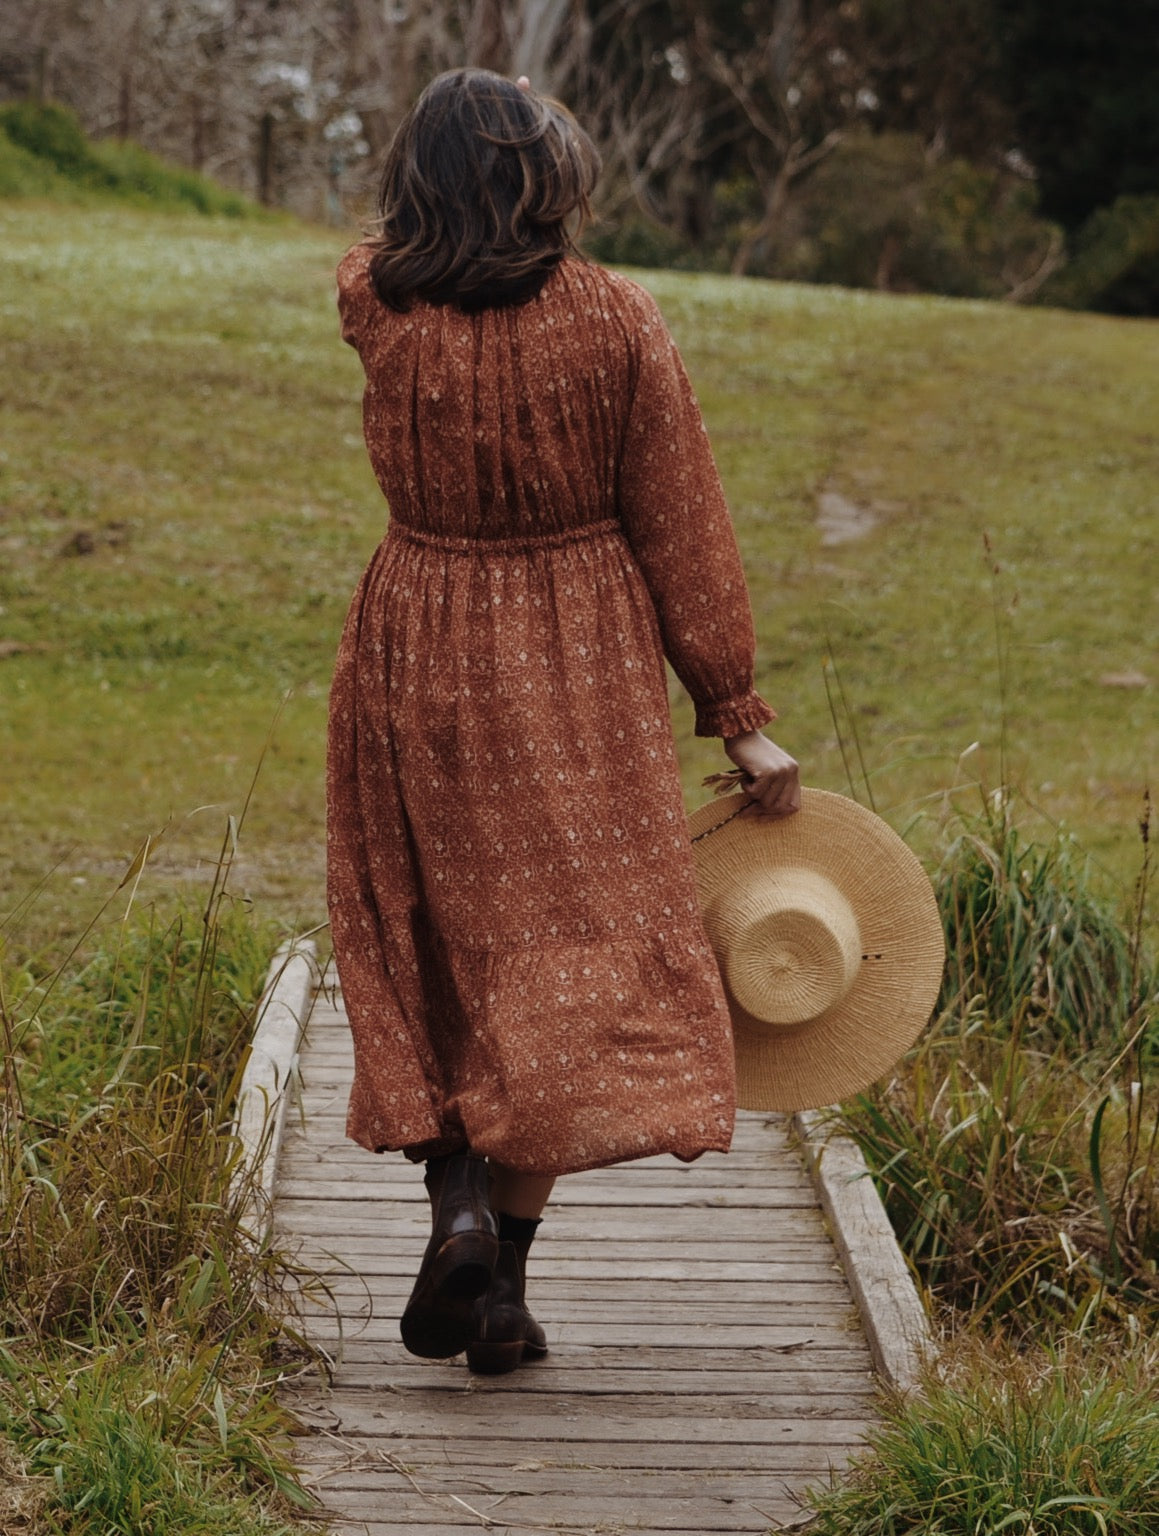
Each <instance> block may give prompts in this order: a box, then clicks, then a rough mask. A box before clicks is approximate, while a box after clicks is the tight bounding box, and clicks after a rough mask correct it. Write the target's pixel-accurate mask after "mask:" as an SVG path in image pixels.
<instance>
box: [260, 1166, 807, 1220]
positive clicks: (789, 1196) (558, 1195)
mask: <svg viewBox="0 0 1159 1536" xmlns="http://www.w3.org/2000/svg"><path fill="white" fill-rule="evenodd" d="M374 1188H375V1191H376V1195H377V1197H378V1198H380V1199H384V1200H416V1201H417V1200H419V1199H425V1198H426V1197H425V1195H424V1194H423V1191H422V1186H421V1184H420V1185H419V1187H418V1188H417V1189H415V1188H414V1186H412V1185H410V1184H380V1183H376V1184H375V1186H374ZM551 1198H552V1204H553V1205H570V1206H579V1205H582V1206H642V1205H643V1206H670V1205H678V1206H682V1207H684V1208H685V1209H690V1210H696V1209H709V1210H711V1209H719V1208H733V1209H735V1208H737V1207H738V1206H743V1207H745V1208H747V1209H750V1210H775V1209H782V1210H813V1209H815V1208H816V1203H817V1202H816V1198H815V1197H814V1196H813V1194H812V1193H811V1192H810V1191H809V1189H808V1188H800V1189H798V1188H790V1189H784V1190H782V1189H770V1188H768V1187H767V1186H763V1185H759V1184H753V1185H751V1186H741V1187H737V1188H724V1187H723V1186H709V1187H708V1188H706V1189H704V1190H698V1189H682V1188H681V1187H680V1186H679V1185H677V1184H665V1185H659V1186H654V1187H650V1188H648V1189H646V1190H642V1189H640V1188H639V1187H638V1186H635V1185H626V1184H624V1183H620V1184H606V1185H602V1186H601V1185H593V1184H590V1183H588V1181H587V1179H586V1178H585V1179H584V1181H583V1183H581V1182H580V1180H579V1179H578V1178H577V1179H576V1180H575V1181H574V1183H573V1184H571V1185H570V1186H569V1185H568V1184H567V1183H566V1181H564V1182H561V1183H560V1184H559V1185H557V1187H556V1191H555V1193H553V1195H552V1197H551ZM365 1199H366V1191H365V1190H364V1189H363V1188H362V1187H361V1186H360V1185H359V1184H357V1183H355V1182H353V1181H352V1180H348V1179H329V1180H325V1179H306V1178H302V1177H301V1176H300V1175H299V1174H298V1172H297V1170H296V1169H294V1168H293V1167H289V1168H287V1171H286V1175H285V1177H284V1178H283V1179H280V1180H279V1182H278V1200H279V1203H280V1204H282V1205H283V1206H284V1205H285V1204H286V1203H287V1202H288V1201H291V1200H324V1201H326V1202H327V1203H339V1202H340V1203H342V1204H344V1205H345V1204H352V1203H359V1202H362V1201H364V1200H365Z"/></svg>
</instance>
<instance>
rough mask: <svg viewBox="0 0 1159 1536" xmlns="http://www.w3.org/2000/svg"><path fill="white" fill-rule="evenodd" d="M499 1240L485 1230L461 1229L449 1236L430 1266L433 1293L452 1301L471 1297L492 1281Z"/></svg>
mask: <svg viewBox="0 0 1159 1536" xmlns="http://www.w3.org/2000/svg"><path fill="white" fill-rule="evenodd" d="M498 1252H499V1244H498V1242H497V1241H496V1240H495V1238H493V1237H491V1236H489V1235H488V1234H487V1233H486V1232H461V1233H457V1234H456V1235H455V1236H454V1237H451V1238H448V1239H447V1241H446V1242H445V1243H444V1244H443V1246H442V1247H441V1248H440V1249H439V1252H438V1254H437V1256H436V1258H435V1261H434V1264H433V1265H432V1266H431V1282H432V1284H433V1285H434V1288H435V1293H436V1295H439V1296H445V1297H447V1298H448V1299H450V1300H454V1301H473V1300H474V1299H475V1297H476V1296H482V1294H483V1292H484V1291H485V1290H486V1289H487V1287H488V1286H489V1285H490V1284H491V1275H492V1273H493V1272H494V1269H495V1259H496V1256H497V1255H498Z"/></svg>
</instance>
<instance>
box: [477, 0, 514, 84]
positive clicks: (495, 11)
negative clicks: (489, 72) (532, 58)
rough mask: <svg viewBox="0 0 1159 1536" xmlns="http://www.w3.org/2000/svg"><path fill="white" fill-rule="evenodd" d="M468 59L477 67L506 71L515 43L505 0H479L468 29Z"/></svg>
mask: <svg viewBox="0 0 1159 1536" xmlns="http://www.w3.org/2000/svg"><path fill="white" fill-rule="evenodd" d="M467 63H468V64H469V65H471V66H472V67H473V68H475V69H493V70H494V71H495V72H496V74H500V75H505V74H506V73H507V71H508V69H509V68H510V63H511V44H510V42H509V40H508V37H507V23H506V19H505V17H504V15H503V5H502V0H475V4H474V5H472V7H471V24H470V26H469V28H468V30H467Z"/></svg>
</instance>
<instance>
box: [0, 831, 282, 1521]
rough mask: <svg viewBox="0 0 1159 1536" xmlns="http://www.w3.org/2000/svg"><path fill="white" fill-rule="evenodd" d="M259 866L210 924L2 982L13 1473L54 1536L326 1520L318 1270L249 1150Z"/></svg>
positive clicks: (3, 1258)
mask: <svg viewBox="0 0 1159 1536" xmlns="http://www.w3.org/2000/svg"><path fill="white" fill-rule="evenodd" d="M145 851H146V850H144V849H143V850H142V854H141V855H140V856H139V857H138V859H137V860H134V862H133V864H132V865H131V866H130V869H129V871H128V872H127V874H126V877H125V879H124V880H123V881H122V882H121V890H120V893H119V896H118V899H124V898H125V893H126V892H129V893H130V897H131V896H132V894H134V893H135V892H136V890H137V886H138V882H139V881H140V879H141V878H142V875H143V863H144V856H145ZM235 851H236V841H235V835H234V831H233V829H232V828H231V830H230V833H229V835H228V837H227V839H226V843H225V846H224V848H223V851H222V856H221V859H220V861H219V863H218V865H217V868H216V870H215V872H214V874H213V876H212V879H211V883H210V888H209V891H208V893H207V895H206V898H205V901H204V904H203V905H202V906H201V907H200V909H199V910H196V911H185V912H183V913H181V914H180V915H178V916H176V917H170V918H169V919H167V920H166V921H164V922H160V921H158V920H157V918H156V917H155V915H154V914H152V913H151V912H150V911H149V910H148V909H147V908H138V907H137V906H136V904H135V903H134V901H133V900H132V899H130V900H129V901H128V906H127V910H126V911H125V912H124V913H123V914H122V916H121V917H120V918H119V919H116V920H114V921H113V922H112V923H111V924H105V925H104V926H98V927H96V928H95V929H94V932H93V933H91V934H90V935H88V936H87V939H86V940H84V941H82V943H81V944H80V945H78V947H77V951H76V953H75V954H74V955H73V956H72V957H71V958H70V959H69V960H67V961H65V962H64V963H63V964H61V965H59V966H57V967H56V968H55V969H53V970H52V971H50V972H48V973H47V974H45V975H37V974H36V972H35V967H33V966H30V965H28V964H25V965H24V966H22V967H21V968H20V969H19V970H16V969H15V968H12V967H8V968H7V969H5V968H4V967H3V966H2V965H0V1032H2V1035H3V1044H4V1049H5V1054H4V1068H3V1078H2V1090H3V1091H2V1095H0V1452H2V1454H4V1455H6V1456H7V1458H8V1461H9V1464H10V1467H11V1469H12V1471H11V1476H12V1480H13V1487H14V1488H15V1489H16V1490H17V1492H19V1491H20V1490H21V1489H23V1490H25V1491H26V1495H27V1496H26V1500H25V1503H26V1506H27V1508H26V1511H25V1514H23V1515H21V1518H22V1519H26V1528H27V1529H28V1530H29V1532H30V1533H36V1536H39V1533H41V1532H43V1533H45V1536H48V1533H49V1532H68V1533H73V1532H76V1533H78V1536H79V1533H82V1532H83V1533H85V1536H89V1533H93V1536H97V1533H99V1536H106V1533H114V1532H115V1533H124V1536H140V1533H143V1532H146V1531H148V1532H149V1533H150V1536H165V1533H168V1532H174V1533H176V1532H182V1533H186V1532H193V1531H197V1532H206V1533H210V1536H217V1533H220V1536H258V1533H259V1532H260V1533H270V1532H281V1531H283V1530H286V1529H288V1526H287V1519H288V1517H289V1512H290V1511H291V1510H292V1509H293V1508H295V1507H305V1506H307V1505H309V1504H310V1502H311V1501H310V1500H309V1498H308V1497H307V1496H306V1495H305V1494H304V1493H303V1492H302V1490H301V1488H300V1486H299V1485H298V1483H297V1482H296V1480H295V1478H294V1475H293V1471H292V1466H291V1462H290V1458H289V1455H288V1451H287V1439H286V1436H287V1433H288V1430H289V1428H290V1424H289V1421H288V1419H287V1417H286V1415H285V1414H284V1412H283V1411H282V1410H281V1409H280V1408H279V1407H278V1405H277V1403H276V1401H275V1398H274V1385H275V1382H276V1380H277V1378H278V1376H279V1375H280V1374H281V1373H282V1371H284V1370H285V1369H286V1368H288V1366H287V1362H291V1361H292V1360H293V1359H294V1358H295V1357H298V1358H300V1359H302V1360H304V1359H306V1358H307V1357H306V1352H305V1349H304V1346H303V1344H302V1341H301V1338H300V1336H299V1334H298V1331H297V1328H296V1326H295V1318H294V1305H293V1302H292V1300H291V1296H290V1291H291V1281H292V1280H293V1279H294V1278H295V1276H294V1265H293V1262H292V1258H291V1256H289V1255H287V1254H286V1253H284V1252H282V1251H280V1250H279V1249H278V1247H277V1246H276V1245H275V1244H274V1243H273V1242H272V1241H271V1239H270V1238H269V1237H268V1236H267V1235H266V1234H265V1232H264V1230H261V1229H260V1228H259V1225H258V1224H257V1223H255V1221H254V1196H255V1192H254V1189H253V1185H252V1174H251V1171H250V1170H249V1169H248V1168H246V1167H245V1166H244V1164H243V1163H242V1161H241V1148H240V1143H239V1142H238V1140H237V1138H236V1137H235V1135H234V1134H233V1125H232V1120H233V1114H234V1106H235V1104H236V1100H237V1091H238V1086H239V1081H240V1077H241V1073H242V1070H243V1068H244V1063H245V1059H246V1055H247V1048H248V1045H249V1042H250V1040H251V1038H252V1034H253V1030H254V1026H255V1021H256V1011H257V1007H258V1004H259V1001H260V994H261V991H262V982H263V979H264V973H265V969H266V963H267V957H268V955H269V954H270V952H271V951H272V949H273V947H274V934H273V932H272V931H271V929H270V928H269V926H268V925H266V924H263V923H261V922H258V921H257V920H255V918H254V917H253V915H252V913H250V912H249V910H248V909H247V907H246V906H245V904H244V903H241V902H239V901H237V900H235V898H234V897H233V896H232V894H231V892H230V888H229V875H230V872H231V868H232V865H233V861H234V856H235ZM0 958H2V957H0ZM13 1497H15V1495H13ZM28 1511H31V1513H29V1512H28ZM15 1518H16V1516H15V1514H13V1515H12V1519H13V1521H14V1520H15ZM7 1528H8V1527H4V1529H7ZM16 1528H19V1527H16Z"/></svg>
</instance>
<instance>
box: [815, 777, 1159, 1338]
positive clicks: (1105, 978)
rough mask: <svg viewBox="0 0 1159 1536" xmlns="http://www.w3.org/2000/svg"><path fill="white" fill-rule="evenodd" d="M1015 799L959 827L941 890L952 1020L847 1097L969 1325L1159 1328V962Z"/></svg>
mask: <svg viewBox="0 0 1159 1536" xmlns="http://www.w3.org/2000/svg"><path fill="white" fill-rule="evenodd" d="M1009 807H1010V796H1009V795H1008V794H1004V795H1002V796H998V797H991V798H990V799H989V800H988V801H987V802H986V804H985V806H984V809H983V811H982V813H981V814H979V815H975V816H973V817H966V818H964V819H963V820H962V822H961V823H960V825H959V828H958V831H957V835H956V836H955V837H954V838H953V839H952V841H951V843H950V846H949V849H948V852H947V853H946V856H945V858H944V860H943V862H942V864H941V867H940V869H939V870H938V872H937V875H936V879H935V885H936V890H937V894H938V901H939V906H940V908H941V912H942V916H943V921H944V923H945V926H946V934H947V941H948V951H949V958H948V964H947V972H946V980H945V985H944V987H943V990H942V995H941V999H940V1003H939V1012H938V1015H937V1017H936V1019H935V1022H934V1024H933V1026H932V1027H931V1029H930V1031H929V1032H928V1033H927V1035H926V1036H925V1038H924V1039H923V1040H922V1042H921V1043H920V1044H919V1045H918V1046H917V1048H916V1049H915V1050H914V1051H913V1052H911V1053H910V1055H909V1057H908V1058H907V1060H906V1061H905V1062H904V1063H903V1065H902V1067H901V1068H900V1069H899V1071H898V1072H897V1073H896V1074H895V1076H894V1077H893V1078H892V1080H890V1081H888V1082H887V1083H885V1084H883V1085H879V1086H878V1087H876V1088H874V1089H873V1090H871V1091H870V1092H868V1093H865V1094H861V1095H859V1096H857V1097H856V1098H854V1099H853V1100H851V1101H850V1102H849V1103H847V1104H846V1105H845V1106H843V1109H842V1111H841V1121H842V1123H843V1125H844V1126H845V1128H846V1129H847V1130H848V1131H849V1133H850V1134H851V1135H852V1136H853V1137H854V1139H855V1140H856V1141H857V1142H858V1144H859V1145H860V1146H861V1148H862V1150H863V1152H864V1153H865V1156H866V1160H867V1162H868V1164H869V1167H870V1169H871V1170H872V1172H873V1175H874V1177H875V1178H876V1180H877V1183H878V1185H879V1188H880V1189H881V1192H882V1196H883V1199H884V1201H885V1204H886V1209H887V1211H888V1213H889V1216H890V1219H891V1221H892V1223H893V1226H894V1230H895V1232H896V1233H897V1235H898V1239H899V1241H900V1243H901V1245H902V1248H903V1250H904V1251H905V1253H906V1254H907V1256H908V1258H909V1260H910V1262H911V1264H912V1266H913V1268H914V1271H915V1274H916V1276H917V1278H918V1279H919V1281H920V1283H921V1285H922V1286H923V1287H924V1289H925V1291H926V1292H927V1294H928V1296H929V1297H930V1299H931V1301H932V1302H933V1304H934V1305H935V1307H936V1308H938V1309H940V1311H941V1314H942V1316H943V1318H944V1319H945V1320H946V1321H948V1322H949V1323H950V1324H951V1326H955V1327H957V1326H962V1325H964V1324H967V1323H968V1324H969V1326H970V1327H972V1328H975V1329H983V1330H996V1329H1001V1330H1004V1331H1005V1333H1006V1334H1007V1335H1008V1336H1009V1337H1012V1338H1032V1337H1035V1336H1037V1335H1040V1334H1041V1333H1042V1331H1043V1330H1046V1331H1048V1332H1050V1331H1052V1330H1053V1331H1059V1330H1068V1329H1074V1328H1080V1329H1083V1328H1085V1329H1091V1328H1096V1327H1099V1328H1102V1327H1106V1328H1111V1329H1112V1330H1125V1331H1126V1332H1127V1333H1130V1332H1131V1331H1132V1330H1136V1331H1137V1330H1144V1331H1150V1330H1152V1329H1153V1328H1154V1327H1155V1325H1156V1323H1157V1322H1159V1275H1157V1267H1159V1080H1157V1074H1156V1070H1155V1053H1156V1046H1157V1033H1159V971H1157V969H1156V966H1155V963H1154V960H1153V959H1152V958H1151V957H1150V956H1149V955H1148V954H1147V952H1146V950H1145V947H1144V942H1143V941H1144V929H1145V923H1144V908H1145V905H1146V887H1147V883H1148V879H1149V856H1150V842H1149V810H1148V811H1146V812H1145V814H1144V816H1143V818H1142V821H1141V831H1142V833H1143V843H1142V847H1143V862H1142V869H1141V874H1140V881H1139V888H1138V891H1137V897H1136V902H1135V905H1134V908H1133V910H1132V912H1131V913H1130V914H1129V915H1128V916H1127V918H1125V919H1124V918H1122V917H1120V916H1118V915H1117V914H1116V913H1115V912H1114V911H1113V910H1112V909H1110V908H1109V907H1108V906H1107V905H1105V904H1104V903H1103V902H1102V901H1100V900H1099V899H1098V898H1097V897H1096V896H1095V895H1094V894H1092V891H1091V888H1090V883H1089V879H1088V876H1087V873H1086V871H1085V868H1084V866H1083V864H1082V862H1081V861H1080V860H1078V859H1077V858H1076V855H1075V850H1074V846H1073V843H1072V841H1071V839H1070V838H1068V837H1067V836H1066V835H1065V834H1061V833H1054V834H1052V835H1050V836H1048V837H1046V838H1044V839H1042V840H1040V841H1037V842H1036V841H1033V840H1030V839H1028V838H1027V837H1026V836H1025V835H1024V834H1023V833H1022V832H1021V831H1020V830H1019V829H1018V827H1017V826H1016V825H1015V824H1014V822H1013V820H1012V818H1011V815H1010V809H1009Z"/></svg>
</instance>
